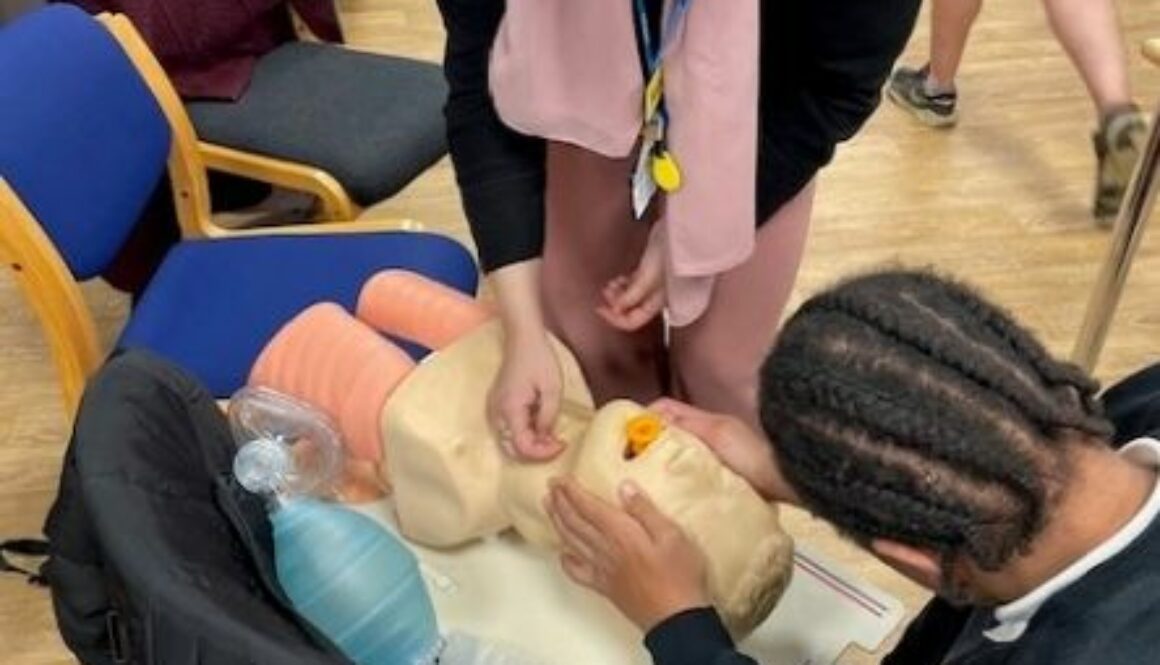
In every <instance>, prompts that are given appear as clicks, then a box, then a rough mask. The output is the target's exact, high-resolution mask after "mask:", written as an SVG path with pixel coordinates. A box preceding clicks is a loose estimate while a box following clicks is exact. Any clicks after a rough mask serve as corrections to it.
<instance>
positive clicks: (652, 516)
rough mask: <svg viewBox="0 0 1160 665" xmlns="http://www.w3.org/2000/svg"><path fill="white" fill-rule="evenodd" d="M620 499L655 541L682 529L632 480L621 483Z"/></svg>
mask: <svg viewBox="0 0 1160 665" xmlns="http://www.w3.org/2000/svg"><path fill="white" fill-rule="evenodd" d="M620 501H621V503H622V504H623V505H624V509H625V510H626V511H627V512H628V514H629V515H631V516H632V517H633V519H635V520H636V521H637V523H639V524H640V525H641V527H643V528H644V530H645V533H647V534H648V535H649V538H651V539H652V540H653V541H658V540H661V539H662V538H665V537H668V536H670V535H672V534H673V533H674V532H675V531H679V530H680V529H679V527H678V526H677V525H676V523H675V522H673V521H672V520H670V519H669V518H668V517H666V516H665V514H664V513H662V512H661V511H660V509H659V508H657V507H656V504H654V503H653V502H652V499H650V498H649V497H648V495H647V494H645V493H644V490H642V489H641V488H640V487H639V486H638V485H637V484H636V483H634V482H632V481H631V480H629V481H625V482H623V483H621V485H620Z"/></svg>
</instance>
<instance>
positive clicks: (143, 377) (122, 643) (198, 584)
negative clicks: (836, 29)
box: [21, 351, 350, 665]
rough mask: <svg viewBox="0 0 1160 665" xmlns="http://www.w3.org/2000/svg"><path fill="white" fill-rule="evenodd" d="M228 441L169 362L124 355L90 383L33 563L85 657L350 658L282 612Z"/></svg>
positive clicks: (87, 662)
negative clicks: (44, 546)
mask: <svg viewBox="0 0 1160 665" xmlns="http://www.w3.org/2000/svg"><path fill="white" fill-rule="evenodd" d="M234 450H235V446H234V443H233V441H232V438H231V435H230V431H229V426H228V422H227V420H226V418H225V416H224V414H223V413H222V411H221V410H220V408H219V407H218V405H217V403H216V402H215V400H214V399H213V397H212V396H211V395H210V394H209V393H208V392H206V390H205V389H203V388H202V387H201V386H200V385H198V383H197V382H196V381H194V380H193V379H191V378H190V377H188V376H186V375H185V374H183V373H182V372H181V371H180V370H178V369H177V368H175V367H173V366H172V365H170V364H169V363H167V362H166V361H163V360H160V359H158V358H156V357H154V356H151V355H149V354H147V353H144V352H140V351H131V352H126V353H124V354H122V355H119V356H118V357H116V358H114V359H113V360H111V361H110V362H109V363H108V364H107V365H106V366H105V367H104V368H103V369H102V370H101V371H100V372H99V373H98V374H97V375H96V376H95V377H94V378H93V380H92V381H91V382H90V384H89V386H88V389H87V390H86V392H85V396H84V399H83V401H82V403H81V406H80V410H79V412H78V414H77V419H76V425H75V427H74V430H73V437H72V441H71V442H70V444H69V449H68V453H67V455H66V458H65V463H64V469H63V472H62V474H61V482H60V493H59V495H58V497H57V500H56V503H55V505H54V506H53V508H52V512H51V513H50V515H49V517H48V522H47V524H46V526H45V533H46V535H47V536H48V540H49V543H50V545H49V548H48V554H49V558H48V561H47V562H46V564H45V565H44V567H43V568H42V570H41V573H42V576H43V577H44V578H45V579H46V580H47V583H48V585H49V586H50V588H51V591H52V599H53V608H54V610H55V613H56V617H57V623H58V625H59V628H60V632H61V635H62V636H63V637H64V641H65V643H66V644H67V645H68V646H69V648H70V649H72V651H73V652H74V653H75V654H76V656H77V658H78V659H79V660H80V661H81V662H82V663H84V665H112V664H113V663H132V664H145V665H267V664H268V665H350V662H349V661H348V660H346V659H345V658H344V657H343V656H342V655H341V654H339V652H338V651H337V649H335V648H334V646H333V644H331V643H330V642H329V641H328V640H327V639H326V638H325V637H323V636H321V635H320V634H318V633H317V632H316V631H314V630H313V629H312V628H311V627H310V626H309V625H308V624H306V623H305V621H303V620H302V619H300V618H299V617H298V616H297V615H296V614H295V613H294V612H293V611H292V610H291V609H290V605H289V601H288V600H287V599H286V597H285V594H284V593H283V592H282V590H281V588H280V587H279V586H278V584H277V580H276V577H275V575H274V572H273V571H274V566H273V556H272V550H273V545H272V536H271V531H270V524H269V522H268V520H267V517H266V512H265V508H264V506H263V505H262V501H261V499H259V498H257V497H254V496H253V495H250V494H248V493H247V492H245V491H244V490H242V489H241V488H240V487H238V486H237V485H236V484H235V483H234V482H233V478H232V474H231V473H230V468H231V464H232V461H233V454H234ZM21 542H24V543H25V544H27V541H21ZM26 549H27V548H26ZM33 549H35V548H33ZM33 553H35V552H33Z"/></svg>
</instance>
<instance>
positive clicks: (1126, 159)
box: [1092, 110, 1148, 226]
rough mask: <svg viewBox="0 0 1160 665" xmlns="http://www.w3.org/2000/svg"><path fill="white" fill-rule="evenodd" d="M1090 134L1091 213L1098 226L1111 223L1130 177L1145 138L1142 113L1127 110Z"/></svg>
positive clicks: (1126, 189)
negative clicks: (1092, 149)
mask: <svg viewBox="0 0 1160 665" xmlns="http://www.w3.org/2000/svg"><path fill="white" fill-rule="evenodd" d="M1102 124H1103V126H1102V127H1100V129H1099V131H1097V132H1096V133H1095V134H1093V135H1092V143H1093V144H1094V145H1095V149H1096V195H1095V205H1093V210H1092V213H1093V214H1094V215H1095V218H1096V223H1097V224H1099V225H1100V226H1111V225H1112V224H1113V223H1114V222H1115V221H1116V215H1118V214H1119V212H1120V204H1121V203H1122V202H1123V200H1124V194H1125V193H1126V192H1127V191H1128V184H1129V183H1130V182H1131V180H1132V171H1134V170H1135V168H1136V162H1137V161H1139V159H1140V152H1141V151H1143V149H1144V142H1145V141H1146V140H1147V138H1148V121H1147V119H1146V117H1145V116H1144V114H1143V113H1140V112H1139V111H1136V110H1127V111H1122V112H1120V113H1116V114H1115V115H1112V116H1110V117H1109V118H1107V119H1106V120H1105V121H1104V122H1103V123H1102Z"/></svg>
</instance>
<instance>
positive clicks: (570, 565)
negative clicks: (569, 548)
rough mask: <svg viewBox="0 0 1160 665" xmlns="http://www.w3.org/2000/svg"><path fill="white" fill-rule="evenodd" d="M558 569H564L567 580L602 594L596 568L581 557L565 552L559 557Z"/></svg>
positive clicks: (602, 589) (602, 590) (601, 586)
mask: <svg viewBox="0 0 1160 665" xmlns="http://www.w3.org/2000/svg"><path fill="white" fill-rule="evenodd" d="M560 567H562V568H563V569H564V574H565V575H567V576H568V579H570V580H572V581H573V582H575V583H576V584H579V585H580V586H583V587H588V588H589V589H592V590H594V591H597V592H600V593H603V592H604V588H603V585H601V584H600V583H599V582H600V577H599V575H598V573H597V571H596V567H595V566H593V565H592V564H591V563H589V562H588V561H586V560H584V559H583V558H582V557H579V556H576V555H575V554H574V553H571V552H565V553H564V554H562V555H560Z"/></svg>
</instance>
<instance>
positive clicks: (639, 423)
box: [624, 412, 665, 460]
mask: <svg viewBox="0 0 1160 665" xmlns="http://www.w3.org/2000/svg"><path fill="white" fill-rule="evenodd" d="M664 430H665V423H664V421H663V420H661V419H660V418H659V417H658V416H656V415H655V414H652V413H647V412H646V413H642V414H640V415H639V416H636V417H634V418H631V419H630V420H629V421H628V422H627V423H625V425H624V435H625V439H626V441H625V446H624V459H626V460H631V459H635V458H637V457H639V456H641V455H642V454H644V451H646V450H648V448H649V446H651V445H653V444H654V443H656V441H657V439H659V438H660V436H661V432H664Z"/></svg>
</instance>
